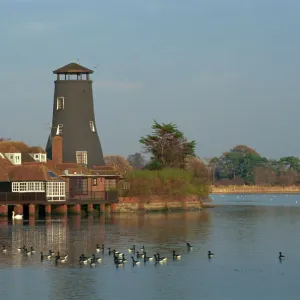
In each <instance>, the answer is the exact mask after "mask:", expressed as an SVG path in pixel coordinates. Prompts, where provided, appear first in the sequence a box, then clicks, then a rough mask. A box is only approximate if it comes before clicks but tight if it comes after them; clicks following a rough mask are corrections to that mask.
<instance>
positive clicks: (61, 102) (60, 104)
mask: <svg viewBox="0 0 300 300" xmlns="http://www.w3.org/2000/svg"><path fill="white" fill-rule="evenodd" d="M64 107H65V98H64V97H57V99H56V109H57V110H60V109H64Z"/></svg>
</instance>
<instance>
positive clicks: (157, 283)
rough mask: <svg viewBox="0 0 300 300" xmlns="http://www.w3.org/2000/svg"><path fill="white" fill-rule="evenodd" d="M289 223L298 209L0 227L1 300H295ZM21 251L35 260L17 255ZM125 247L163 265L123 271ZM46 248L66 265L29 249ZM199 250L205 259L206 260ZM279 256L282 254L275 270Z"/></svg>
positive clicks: (295, 225)
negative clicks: (93, 261) (2, 248)
mask: <svg viewBox="0 0 300 300" xmlns="http://www.w3.org/2000/svg"><path fill="white" fill-rule="evenodd" d="M222 198H225V197H222ZM278 198H279V197H276V199H278ZM290 198H291V197H290ZM264 199H266V201H267V197H264ZM299 216H300V210H299V208H293V209H291V208H289V207H276V206H256V205H246V206H230V207H225V206H224V207H217V208H215V209H210V210H206V211H204V212H189V213H170V214H167V215H165V214H148V215H130V216H126V215H125V216H124V215H120V216H114V217H113V218H101V219H99V218H93V217H90V218H88V219H80V218H78V217H75V218H70V219H68V222H51V221H47V222H45V221H41V222H36V223H35V224H31V225H29V224H28V223H25V224H24V225H22V224H21V225H20V224H18V225H17V226H16V225H14V224H8V225H7V224H6V225H5V224H3V222H2V223H1V225H0V230H1V235H0V245H6V247H7V249H8V253H7V255H1V253H0V272H1V276H0V295H1V299H17V298H19V299H25V298H26V299H32V300H35V299H62V300H65V299H89V300H90V299H92V300H93V299H97V300H98V299H105V300H109V299H125V300H126V299H130V300H133V299H166V300H168V299H222V300H223V299H231V300H235V299H245V300H248V299H251V300H252V299H284V298H286V296H287V295H288V299H298V292H299V287H298V282H297V278H298V273H299V271H298V268H297V265H298V264H299V262H300V261H299V260H300V258H299V255H298V250H297V249H299V247H300V242H299V241H298V240H297V238H296V237H297V236H298V232H299V229H300V228H299V227H300V218H299ZM187 241H188V242H191V243H192V244H193V246H194V248H193V250H192V251H187V248H186V246H185V245H186V242H187ZM97 243H99V244H102V243H105V248H106V251H105V254H104V255H103V261H102V263H100V264H99V265H97V266H96V267H95V268H89V267H88V266H84V267H79V265H78V258H79V256H80V255H81V254H82V253H85V254H89V255H90V254H92V253H95V247H96V244H97ZM24 244H25V245H26V246H27V247H30V246H33V247H34V248H35V249H36V253H35V255H32V256H29V257H28V256H25V255H22V254H21V253H19V252H17V250H16V249H17V248H18V247H20V246H21V245H24ZM133 244H135V245H136V246H137V249H140V248H141V247H142V245H144V246H145V249H146V252H147V255H148V256H150V255H151V256H152V255H153V254H154V253H156V252H159V253H160V254H161V255H162V256H167V257H168V262H167V264H164V265H155V264H153V263H151V262H149V263H147V264H144V263H142V264H141V265H140V266H136V267H133V266H132V264H131V262H130V256H131V254H130V253H129V252H128V248H129V247H131V246H132V245H133ZM107 247H111V248H116V249H118V251H122V252H124V253H125V256H126V257H127V259H128V260H129V262H128V263H127V264H126V266H125V267H124V268H118V269H116V268H115V266H114V264H113V258H112V256H108V254H107ZM49 249H51V250H53V251H60V253H61V254H65V253H68V255H69V257H68V262H67V263H66V264H65V265H58V266H55V264H54V263H53V261H50V262H49V261H44V262H42V263H41V261H40V255H39V252H40V251H43V252H44V253H46V252H47V251H48V250H49ZM173 249H174V250H176V252H178V253H180V254H182V255H183V256H182V259H181V260H180V261H173V260H172V250H173ZM208 250H212V251H213V252H214V253H215V254H216V257H215V258H214V259H211V260H208V258H207V251H208ZM279 251H283V253H284V254H286V255H287V259H286V261H284V262H283V263H282V264H280V263H279V262H278V259H277V256H278V252H279ZM12 287H18V288H12ZM253 287H255V288H253ZM41 295H43V297H41Z"/></svg>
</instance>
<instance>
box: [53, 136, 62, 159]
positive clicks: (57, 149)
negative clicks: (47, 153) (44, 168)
mask: <svg viewBox="0 0 300 300" xmlns="http://www.w3.org/2000/svg"><path fill="white" fill-rule="evenodd" d="M62 143H63V141H62V136H60V135H56V136H54V137H53V138H52V161H53V162H54V163H55V164H61V163H62V161H63V153H62V150H63V145H62Z"/></svg>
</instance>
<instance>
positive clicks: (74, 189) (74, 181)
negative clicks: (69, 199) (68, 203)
mask: <svg viewBox="0 0 300 300" xmlns="http://www.w3.org/2000/svg"><path fill="white" fill-rule="evenodd" d="M70 192H71V194H72V195H73V196H76V195H87V194H88V179H87V178H70Z"/></svg>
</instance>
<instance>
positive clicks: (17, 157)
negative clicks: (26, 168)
mask: <svg viewBox="0 0 300 300" xmlns="http://www.w3.org/2000/svg"><path fill="white" fill-rule="evenodd" d="M5 156H6V157H7V158H8V159H9V160H10V161H11V163H13V164H14V165H20V164H22V161H21V153H5Z"/></svg>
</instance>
